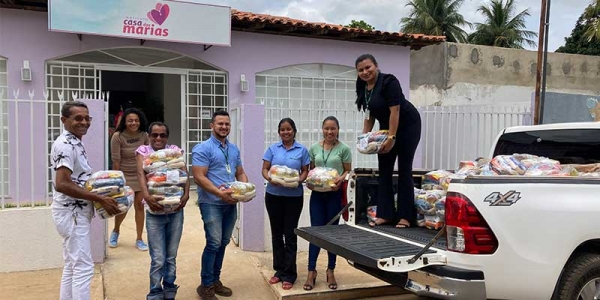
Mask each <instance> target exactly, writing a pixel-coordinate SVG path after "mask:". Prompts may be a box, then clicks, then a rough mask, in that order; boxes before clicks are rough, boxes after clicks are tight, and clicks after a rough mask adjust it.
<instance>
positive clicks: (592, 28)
mask: <svg viewBox="0 0 600 300" xmlns="http://www.w3.org/2000/svg"><path fill="white" fill-rule="evenodd" d="M583 17H584V18H585V20H586V23H587V24H586V25H587V29H586V31H585V33H584V36H585V37H586V38H587V39H588V42H591V41H592V39H596V40H597V41H600V0H594V1H593V2H592V4H590V6H588V7H587V8H586V9H585V11H584V13H583Z"/></svg>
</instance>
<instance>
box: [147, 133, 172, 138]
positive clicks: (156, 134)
mask: <svg viewBox="0 0 600 300" xmlns="http://www.w3.org/2000/svg"><path fill="white" fill-rule="evenodd" d="M159 136H160V138H161V139H166V138H168V137H169V135H168V134H166V133H151V134H150V137H151V138H153V139H155V138H157V137H159Z"/></svg>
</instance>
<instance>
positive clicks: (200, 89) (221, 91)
mask: <svg viewBox="0 0 600 300" xmlns="http://www.w3.org/2000/svg"><path fill="white" fill-rule="evenodd" d="M186 94H187V95H186V99H185V101H186V103H185V105H186V111H185V113H186V114H187V118H186V119H187V120H188V124H187V130H186V132H185V134H186V135H187V138H186V142H187V145H185V152H186V153H187V155H188V159H187V161H188V165H189V166H191V164H192V148H193V147H194V146H195V145H196V144H198V143H201V142H203V141H205V140H207V139H209V138H210V135H211V129H210V122H211V119H212V114H213V112H215V111H217V110H227V105H228V99H227V74H226V73H225V72H221V71H189V72H188V75H187V86H186ZM190 170H191V169H190Z"/></svg>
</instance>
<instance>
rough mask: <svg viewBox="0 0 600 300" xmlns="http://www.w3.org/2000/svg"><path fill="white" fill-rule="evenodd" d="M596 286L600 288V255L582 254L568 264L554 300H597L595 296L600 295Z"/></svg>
mask: <svg viewBox="0 0 600 300" xmlns="http://www.w3.org/2000/svg"><path fill="white" fill-rule="evenodd" d="M596 286H600V255H599V254H594V253H582V254H580V255H579V256H577V257H575V258H574V259H572V260H571V261H569V263H568V264H567V267H566V268H565V270H564V271H563V273H562V276H561V278H560V281H559V282H558V286H557V288H556V291H555V293H554V297H552V299H553V300H573V299H575V300H587V299H596V298H594V295H596V294H598V293H600V287H598V288H596ZM590 294H591V296H590Z"/></svg>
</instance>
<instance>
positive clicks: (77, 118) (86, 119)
mask: <svg viewBox="0 0 600 300" xmlns="http://www.w3.org/2000/svg"><path fill="white" fill-rule="evenodd" d="M92 119H93V118H92V117H90V116H85V117H84V116H82V115H76V116H74V117H73V120H75V121H77V122H81V121H83V120H85V121H86V122H88V123H89V122H91V121H92Z"/></svg>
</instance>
